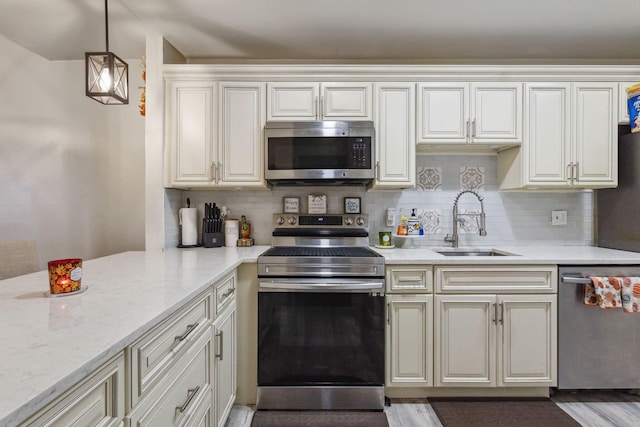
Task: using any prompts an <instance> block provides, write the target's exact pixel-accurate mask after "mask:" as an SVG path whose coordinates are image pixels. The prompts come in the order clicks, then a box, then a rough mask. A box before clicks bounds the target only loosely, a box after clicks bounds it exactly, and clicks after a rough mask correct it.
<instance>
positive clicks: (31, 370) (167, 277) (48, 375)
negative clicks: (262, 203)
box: [0, 246, 640, 427]
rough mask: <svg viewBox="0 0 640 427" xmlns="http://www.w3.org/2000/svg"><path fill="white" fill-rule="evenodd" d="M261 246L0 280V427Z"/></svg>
mask: <svg viewBox="0 0 640 427" xmlns="http://www.w3.org/2000/svg"><path fill="white" fill-rule="evenodd" d="M266 249H268V246H254V247H247V248H212V249H205V248H194V249H167V250H166V251H164V252H160V251H158V252H124V253H121V254H116V255H112V256H108V257H104V258H98V259H94V260H89V261H85V262H84V263H83V277H82V285H83V286H88V290H87V291H86V292H83V293H79V294H75V295H70V296H65V297H57V298H50V297H46V296H45V293H46V292H47V291H48V276H47V272H46V271H41V272H37V273H33V274H28V275H25V276H20V277H16V278H13V279H7V280H2V281H0V425H2V426H7V427H10V426H14V425H17V424H18V423H19V422H21V421H23V420H24V419H26V418H27V417H28V416H30V415H32V414H33V413H35V412H36V411H38V410H39V409H41V408H42V407H44V406H45V405H46V404H48V403H50V402H51V401H53V400H54V399H55V398H57V397H58V396H59V395H60V394H62V393H63V392H65V391H66V390H67V389H68V388H69V387H71V386H72V385H74V384H75V383H76V382H77V381H79V380H81V379H82V378H84V377H85V376H86V375H88V374H89V373H91V372H92V371H93V370H95V369H96V368H98V367H99V366H100V365H102V364H103V363H104V362H106V361H107V360H109V359H110V358H111V357H112V356H114V355H116V354H118V353H119V352H121V351H122V350H123V349H124V348H125V347H126V346H127V345H129V344H131V343H132V342H134V341H135V340H136V339H138V338H139V337H140V336H142V335H143V334H144V333H145V332H147V331H148V330H150V329H151V328H152V327H154V326H155V325H156V324H157V323H158V322H160V321H161V320H163V319H164V318H166V317H167V316H168V315H169V314H170V313H172V312H174V311H175V310H176V309H178V308H179V307H181V306H182V305H184V304H185V303H186V302H188V301H189V300H190V299H191V298H193V297H195V296H196V295H197V294H199V293H200V292H202V291H204V290H205V288H206V287H208V286H210V285H212V284H213V283H215V282H216V281H217V280H219V279H220V278H222V277H223V276H224V275H225V274H227V273H228V272H229V271H231V270H233V269H235V268H236V267H238V266H239V265H240V264H241V263H243V262H256V260H257V258H258V256H259V255H260V254H261V253H262V252H264V251H265V250H266ZM373 249H374V250H375V251H377V252H378V253H380V254H382V255H383V256H384V257H385V260H386V263H387V264H415V263H421V264H432V265H435V264H448V265H455V264H639V265H640V253H633V252H624V251H615V250H610V249H603V248H594V247H582V246H540V247H535V246H504V247H503V246H499V247H495V248H492V249H498V250H501V251H506V252H510V253H514V254H518V255H519V256H498V257H445V256H443V255H440V254H437V253H436V252H434V250H433V249H432V248H415V249H399V248H398V249H376V248H373ZM442 249H450V248H442ZM460 249H466V248H460ZM485 249H486V248H485Z"/></svg>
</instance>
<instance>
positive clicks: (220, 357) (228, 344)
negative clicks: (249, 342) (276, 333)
mask: <svg viewBox="0 0 640 427" xmlns="http://www.w3.org/2000/svg"><path fill="white" fill-rule="evenodd" d="M213 329H214V334H215V335H214V343H215V344H214V345H215V354H214V378H215V412H216V418H215V419H216V425H217V426H218V427H224V425H225V422H226V420H227V417H228V416H229V413H230V412H231V407H232V406H233V403H234V402H235V400H236V365H237V363H236V358H237V354H236V305H235V302H234V303H232V305H231V306H229V308H228V309H227V310H226V311H225V313H224V314H222V316H220V317H219V318H218V319H216V321H215V322H214V324H213Z"/></svg>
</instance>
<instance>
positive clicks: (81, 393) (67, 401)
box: [20, 354, 125, 427]
mask: <svg viewBox="0 0 640 427" xmlns="http://www.w3.org/2000/svg"><path fill="white" fill-rule="evenodd" d="M124 371H125V369H124V354H120V355H119V356H117V357H116V358H115V359H113V360H111V361H110V362H107V363H106V364H105V365H103V366H102V367H101V368H99V369H97V370H96V371H95V372H94V373H92V374H91V375H89V376H88V377H87V378H86V379H84V380H83V381H81V382H80V383H79V384H78V385H76V386H75V387H73V388H72V389H71V390H69V391H68V392H67V393H65V394H64V395H62V397H60V398H58V399H56V400H55V401H54V402H53V403H51V404H49V405H48V406H46V407H45V408H44V409H42V410H41V411H40V412H38V413H37V414H36V415H34V416H33V417H31V418H30V419H28V420H27V421H25V422H24V423H22V424H20V425H21V426H28V427H36V426H47V427H68V426H101V427H118V426H122V425H123V421H122V419H123V417H124V411H125V404H124V396H125V392H124V389H125V387H124V383H125V381H124V375H125V374H124Z"/></svg>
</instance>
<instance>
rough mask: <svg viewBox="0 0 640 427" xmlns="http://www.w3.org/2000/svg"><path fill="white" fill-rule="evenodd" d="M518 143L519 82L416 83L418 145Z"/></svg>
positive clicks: (520, 107)
mask: <svg viewBox="0 0 640 427" xmlns="http://www.w3.org/2000/svg"><path fill="white" fill-rule="evenodd" d="M521 142H522V83H519V82H494V83H492V82H478V83H473V82H472V83H467V82H455V83H419V85H418V143H419V144H436V145H441V144H443V145H449V144H450V145H456V144H457V145H460V144H477V145H490V146H508V145H518V144H520V143H521Z"/></svg>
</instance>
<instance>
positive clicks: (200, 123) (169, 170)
mask: <svg viewBox="0 0 640 427" xmlns="http://www.w3.org/2000/svg"><path fill="white" fill-rule="evenodd" d="M166 89H167V91H166V96H167V104H166V105H167V107H166V108H167V110H166V118H165V120H166V128H165V131H166V140H167V144H166V153H165V157H166V166H165V168H166V179H165V186H166V187H174V188H180V187H193V188H198V187H209V186H211V185H213V183H214V180H215V177H214V165H215V164H217V152H216V148H215V137H216V118H217V115H216V108H217V103H216V102H215V100H216V95H217V83H216V82H212V81H168V82H167V87H166Z"/></svg>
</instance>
